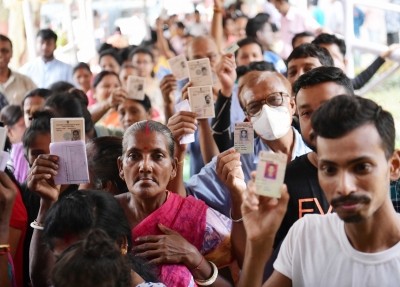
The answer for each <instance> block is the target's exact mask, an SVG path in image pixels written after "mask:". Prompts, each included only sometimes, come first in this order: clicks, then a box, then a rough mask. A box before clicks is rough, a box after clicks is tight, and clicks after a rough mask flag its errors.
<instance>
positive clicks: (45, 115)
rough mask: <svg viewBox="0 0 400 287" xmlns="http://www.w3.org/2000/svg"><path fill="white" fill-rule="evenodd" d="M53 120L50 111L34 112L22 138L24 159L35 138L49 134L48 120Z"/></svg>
mask: <svg viewBox="0 0 400 287" xmlns="http://www.w3.org/2000/svg"><path fill="white" fill-rule="evenodd" d="M51 118H54V114H53V113H52V112H51V111H48V110H43V111H36V112H34V113H33V114H32V122H31V125H30V126H29V127H28V128H27V129H26V130H25V132H24V135H23V136H22V145H23V146H24V153H25V157H26V158H28V151H29V147H30V146H31V145H32V143H33V142H34V141H35V139H36V137H37V136H40V135H45V134H50V119H51Z"/></svg>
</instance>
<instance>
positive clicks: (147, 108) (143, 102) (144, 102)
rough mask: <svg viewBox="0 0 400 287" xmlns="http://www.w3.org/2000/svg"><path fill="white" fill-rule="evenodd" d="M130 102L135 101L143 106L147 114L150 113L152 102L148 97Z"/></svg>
mask: <svg viewBox="0 0 400 287" xmlns="http://www.w3.org/2000/svg"><path fill="white" fill-rule="evenodd" d="M129 100H132V101H135V102H137V103H139V104H141V105H142V106H143V108H144V110H145V111H146V112H150V110H151V101H150V98H149V96H148V95H146V94H145V95H144V99H143V100H137V99H129Z"/></svg>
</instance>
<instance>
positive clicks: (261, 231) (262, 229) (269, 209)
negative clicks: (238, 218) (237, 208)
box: [242, 174, 289, 244]
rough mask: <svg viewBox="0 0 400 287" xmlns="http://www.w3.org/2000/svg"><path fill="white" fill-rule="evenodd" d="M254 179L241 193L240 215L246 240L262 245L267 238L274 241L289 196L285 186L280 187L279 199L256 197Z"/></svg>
mask: <svg viewBox="0 0 400 287" xmlns="http://www.w3.org/2000/svg"><path fill="white" fill-rule="evenodd" d="M254 177H255V176H254V174H253V179H252V180H251V181H250V182H249V184H248V188H247V190H246V191H245V192H244V193H243V203H242V215H243V223H244V227H245V229H246V234H247V240H249V241H252V242H255V243H259V244H262V243H263V242H266V239H267V238H269V239H271V240H272V241H273V240H274V239H275V235H276V232H277V231H278V229H279V227H280V225H281V223H282V220H283V217H284V216H285V213H286V209H287V204H288V201H289V194H288V192H287V188H286V185H282V187H281V198H280V199H277V198H270V197H266V196H260V195H257V194H256V193H255V191H256V184H255V178H254Z"/></svg>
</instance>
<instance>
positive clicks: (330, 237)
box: [274, 213, 400, 287]
mask: <svg viewBox="0 0 400 287" xmlns="http://www.w3.org/2000/svg"><path fill="white" fill-rule="evenodd" d="M377 232H379V230H377ZM274 269H275V270H277V271H278V272H280V273H281V274H283V275H285V276H287V277H288V278H290V279H291V280H292V286H293V287H298V286H311V287H313V286H324V287H329V286H332V287H333V286H343V287H344V286H346V287H347V286H351V287H369V286H370V287H377V286H379V287H383V286H385V287H392V286H393V287H395V286H396V287H397V286H400V242H398V243H397V244H396V245H395V246H393V247H391V248H389V249H387V250H385V251H382V252H377V253H364V252H360V251H357V250H356V249H354V248H353V247H352V246H351V244H350V242H349V240H348V239H347V236H346V233H345V230H344V222H343V221H342V220H341V219H340V218H339V217H338V215H337V214H336V213H332V214H327V215H316V214H310V215H306V216H304V217H303V218H301V219H299V220H298V221H297V222H296V223H295V224H294V225H293V226H292V228H291V229H290V231H289V233H288V235H287V236H286V238H285V240H284V241H283V243H282V246H281V249H280V252H279V255H278V258H277V259H276V261H275V263H274Z"/></svg>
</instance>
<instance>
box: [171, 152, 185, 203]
mask: <svg viewBox="0 0 400 287" xmlns="http://www.w3.org/2000/svg"><path fill="white" fill-rule="evenodd" d="M177 149H178V147H176V145H175V150H177ZM176 157H177V159H178V163H177V166H176V176H175V177H174V178H173V179H172V180H170V181H169V183H168V185H167V189H168V190H169V191H171V192H173V193H176V194H179V195H180V196H182V197H186V188H185V185H184V183H183V164H184V160H185V153H184V152H183V153H182V152H179V154H177V155H176Z"/></svg>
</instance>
